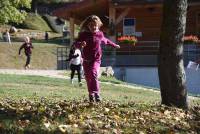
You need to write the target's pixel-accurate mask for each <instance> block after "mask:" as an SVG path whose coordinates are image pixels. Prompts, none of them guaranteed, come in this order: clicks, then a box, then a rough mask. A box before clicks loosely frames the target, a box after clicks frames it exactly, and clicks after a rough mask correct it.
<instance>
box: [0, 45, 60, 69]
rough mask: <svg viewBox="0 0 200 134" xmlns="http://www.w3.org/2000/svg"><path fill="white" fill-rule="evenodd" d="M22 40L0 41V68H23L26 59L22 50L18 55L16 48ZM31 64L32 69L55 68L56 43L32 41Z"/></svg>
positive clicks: (17, 48)
mask: <svg viewBox="0 0 200 134" xmlns="http://www.w3.org/2000/svg"><path fill="white" fill-rule="evenodd" d="M21 44H22V42H17V43H15V42H14V43H13V45H8V44H6V43H3V42H0V68H15V69H23V66H24V64H25V61H26V57H25V56H24V52H23V50H22V57H19V56H18V50H19V47H20V46H21ZM33 46H34V49H33V54H32V61H31V65H32V68H33V69H56V64H57V63H56V62H57V59H56V48H57V47H58V45H56V44H46V43H33Z"/></svg>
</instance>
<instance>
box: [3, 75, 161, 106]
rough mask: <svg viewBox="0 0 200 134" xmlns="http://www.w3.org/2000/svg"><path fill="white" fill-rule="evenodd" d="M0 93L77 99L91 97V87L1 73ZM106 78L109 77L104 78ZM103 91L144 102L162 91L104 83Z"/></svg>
mask: <svg viewBox="0 0 200 134" xmlns="http://www.w3.org/2000/svg"><path fill="white" fill-rule="evenodd" d="M0 79H1V81H0V96H1V97H11V98H15V99H21V98H23V97H25V98H29V99H34V98H37V99H39V98H41V97H46V98H49V99H55V100H61V99H62V100H63V99H66V100H73V99H81V98H87V96H88V93H87V88H86V85H85V84H84V85H83V86H82V87H79V86H78V84H74V85H71V84H70V82H69V80H65V79H56V78H48V77H40V76H23V75H7V74H0ZM101 79H102V81H106V78H101ZM107 81H108V82H112V83H118V84H120V81H118V80H116V79H114V78H108V79H107ZM121 83H122V82H121ZM101 89H102V90H101V94H102V97H103V98H104V99H106V100H107V99H109V100H112V101H116V102H121V103H124V102H129V101H134V102H142V103H155V102H158V101H159V100H160V97H159V96H160V95H159V92H152V91H148V90H147V91H145V92H144V91H143V90H141V89H137V88H135V89H133V88H127V87H123V86H119V85H116V84H101Z"/></svg>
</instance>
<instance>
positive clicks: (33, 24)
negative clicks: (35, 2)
mask: <svg viewBox="0 0 200 134" xmlns="http://www.w3.org/2000/svg"><path fill="white" fill-rule="evenodd" d="M22 26H23V28H27V29H33V30H41V31H52V30H51V28H50V27H49V26H48V25H47V23H46V22H45V21H44V20H43V19H42V17H41V16H40V15H36V14H33V13H30V14H28V15H27V17H26V20H25V21H24V23H23V24H22Z"/></svg>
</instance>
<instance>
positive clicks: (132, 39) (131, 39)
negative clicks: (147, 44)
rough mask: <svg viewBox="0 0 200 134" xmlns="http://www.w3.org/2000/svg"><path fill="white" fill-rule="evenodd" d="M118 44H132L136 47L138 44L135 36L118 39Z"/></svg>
mask: <svg viewBox="0 0 200 134" xmlns="http://www.w3.org/2000/svg"><path fill="white" fill-rule="evenodd" d="M117 40H118V42H119V43H120V44H131V45H134V46H135V43H136V42H137V38H136V37H135V36H128V35H126V36H120V37H118V38H117Z"/></svg>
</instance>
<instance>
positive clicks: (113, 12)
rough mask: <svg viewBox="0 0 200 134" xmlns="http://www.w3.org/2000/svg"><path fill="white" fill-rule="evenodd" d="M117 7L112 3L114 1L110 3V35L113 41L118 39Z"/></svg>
mask: <svg viewBox="0 0 200 134" xmlns="http://www.w3.org/2000/svg"><path fill="white" fill-rule="evenodd" d="M115 16H116V9H115V8H114V6H113V5H112V3H109V28H108V29H109V32H108V33H109V37H110V39H111V40H112V41H116V35H115V21H116V18H115Z"/></svg>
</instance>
